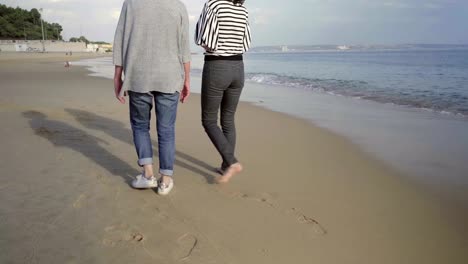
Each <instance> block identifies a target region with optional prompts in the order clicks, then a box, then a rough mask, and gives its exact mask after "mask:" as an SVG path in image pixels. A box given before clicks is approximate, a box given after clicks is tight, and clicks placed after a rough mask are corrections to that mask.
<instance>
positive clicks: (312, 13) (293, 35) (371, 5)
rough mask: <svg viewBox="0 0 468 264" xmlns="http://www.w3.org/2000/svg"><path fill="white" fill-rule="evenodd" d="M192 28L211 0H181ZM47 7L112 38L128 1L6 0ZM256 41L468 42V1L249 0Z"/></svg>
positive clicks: (72, 24) (92, 33)
mask: <svg viewBox="0 0 468 264" xmlns="http://www.w3.org/2000/svg"><path fill="white" fill-rule="evenodd" d="M155 1H156V0H155ZM181 1H182V2H184V3H185V5H186V6H187V10H188V12H189V16H190V23H191V29H192V30H191V32H193V28H194V25H195V24H196V21H197V19H198V16H199V14H200V11H201V9H202V7H203V5H204V3H205V1H206V0H181ZM0 3H1V4H6V5H8V6H13V7H16V6H19V7H21V8H24V9H28V10H29V9H31V8H43V10H44V11H43V16H44V19H45V20H47V21H49V22H57V23H59V24H61V25H62V26H63V28H64V32H63V36H64V38H65V39H69V38H70V37H74V36H80V35H84V36H86V37H87V38H88V39H90V40H94V41H98V40H103V41H108V42H112V40H113V36H114V31H115V26H116V24H117V20H118V17H119V14H120V9H121V6H122V3H123V0H0ZM245 5H246V7H247V8H248V10H249V13H250V24H251V27H252V34H253V45H254V46H266V45H320V44H337V45H338V44H340V45H354V44H408V43H413V44H416V43H431V44H468V26H467V25H468V0H246V3H245Z"/></svg>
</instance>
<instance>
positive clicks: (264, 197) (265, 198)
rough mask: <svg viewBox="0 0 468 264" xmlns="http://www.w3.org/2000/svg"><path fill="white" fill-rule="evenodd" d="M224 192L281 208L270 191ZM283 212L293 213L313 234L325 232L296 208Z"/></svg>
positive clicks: (324, 233) (231, 195)
mask: <svg viewBox="0 0 468 264" xmlns="http://www.w3.org/2000/svg"><path fill="white" fill-rule="evenodd" d="M224 193H225V194H227V195H229V196H230V197H232V198H242V199H247V200H253V201H256V202H260V203H263V204H265V205H267V206H268V207H271V208H273V209H276V210H280V211H283V210H281V206H280V205H278V204H277V203H275V202H274V200H275V197H274V195H273V194H270V193H262V194H259V195H250V194H247V193H243V192H226V191H224ZM284 212H285V213H286V214H288V215H293V216H294V218H295V219H296V222H298V223H299V224H303V225H306V226H308V227H309V228H310V230H312V232H313V233H314V234H315V235H319V236H323V235H326V234H327V230H326V229H325V228H324V227H323V226H322V225H321V224H320V223H319V222H318V221H317V220H315V219H313V218H311V217H308V216H307V215H305V214H303V213H302V212H300V211H299V210H298V209H297V208H294V207H293V208H290V209H288V210H284Z"/></svg>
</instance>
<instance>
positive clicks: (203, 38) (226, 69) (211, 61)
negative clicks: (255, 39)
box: [195, 0, 251, 183]
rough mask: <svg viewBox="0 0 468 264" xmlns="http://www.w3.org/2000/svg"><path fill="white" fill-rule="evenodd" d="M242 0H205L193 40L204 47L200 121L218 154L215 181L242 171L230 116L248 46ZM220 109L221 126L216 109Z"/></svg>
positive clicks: (241, 83) (241, 81)
mask: <svg viewBox="0 0 468 264" xmlns="http://www.w3.org/2000/svg"><path fill="white" fill-rule="evenodd" d="M243 3H244V0H209V1H207V2H206V4H205V7H204V8H203V11H202V13H201V15H200V18H199V20H198V23H197V27H196V32H195V42H196V44H197V45H200V46H202V47H203V48H204V49H205V51H206V52H205V65H204V67H203V77H202V94H201V97H202V100H201V101H202V102H201V103H202V123H203V127H204V128H205V131H206V133H207V134H208V136H209V138H210V139H211V142H213V144H214V146H215V147H216V149H217V150H218V152H219V154H220V155H221V157H222V160H223V162H222V165H221V167H220V168H219V169H218V171H219V172H220V173H221V174H222V175H223V176H222V177H219V178H218V179H217V181H218V183H226V182H228V181H229V180H230V179H231V177H232V176H234V175H235V174H237V173H239V172H241V171H242V165H241V164H240V163H239V161H238V160H237V158H236V157H235V154H234V152H235V147H236V127H235V123H234V116H235V113H236V109H237V105H238V103H239V98H240V95H241V92H242V88H243V87H244V62H243V56H242V54H243V53H244V52H246V51H247V50H248V49H249V48H250V41H251V38H250V27H249V23H248V12H247V9H246V8H245V6H244V5H243ZM220 109H221V127H222V129H221V128H220V127H219V126H218V112H219V110H220Z"/></svg>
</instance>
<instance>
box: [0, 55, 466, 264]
mask: <svg viewBox="0 0 468 264" xmlns="http://www.w3.org/2000/svg"><path fill="white" fill-rule="evenodd" d="M38 65H41V67H40V68H38ZM24 73H27V74H26V75H24ZM87 74H88V70H87V69H85V68H84V67H76V66H73V67H72V68H70V69H68V70H63V67H60V66H59V65H55V64H54V63H52V64H51V63H45V64H43V63H41V64H38V63H37V62H33V63H31V62H29V63H15V64H14V65H10V66H6V65H5V63H3V62H2V61H1V60H0V75H1V77H2V80H3V81H2V83H3V84H5V85H2V88H1V89H2V92H3V94H4V97H3V98H2V99H0V116H1V118H2V120H3V123H4V126H2V127H1V128H0V135H1V136H2V137H3V138H8V139H9V140H8V141H5V142H4V143H3V144H4V148H2V150H0V156H1V157H2V159H1V161H0V165H1V166H0V167H1V168H2V173H1V175H2V177H4V178H3V179H2V182H3V183H2V185H0V189H1V190H2V192H1V193H0V198H1V200H2V201H3V202H2V208H4V209H2V214H1V215H2V222H3V224H2V225H1V226H0V231H1V233H2V234H4V236H3V238H2V239H0V248H2V249H6V251H5V252H8V253H7V254H6V255H3V256H1V257H0V260H2V259H3V260H6V262H8V261H10V262H13V263H15V262H18V263H21V262H24V261H23V260H29V261H36V262H40V263H42V262H47V261H49V262H50V261H51V260H53V259H55V261H57V260H63V261H65V260H67V261H74V262H76V263H83V262H101V263H102V262H109V261H112V260H119V261H120V262H121V263H126V262H127V261H139V262H143V263H150V262H154V261H162V262H164V263H177V262H179V261H181V260H182V259H185V260H189V261H191V262H193V263H209V262H213V263H243V262H244V263H250V262H260V263H263V262H269V263H284V262H285V261H289V262H290V261H293V262H310V261H316V262H320V263H324V264H327V263H330V264H331V263H362V261H363V259H365V260H366V261H367V262H368V263H389V264H390V263H392V264H393V263H419V262H424V263H445V262H446V263H460V264H462V263H464V261H465V260H466V259H467V257H468V253H467V252H468V251H467V250H466V249H468V244H467V241H466V237H467V236H466V235H467V233H466V231H465V229H464V223H465V220H467V219H468V215H466V213H465V211H461V210H459V207H458V206H457V205H455V204H452V203H447V202H446V201H442V200H441V199H439V197H436V196H433V195H431V194H430V193H428V192H427V191H425V190H424V189H423V188H421V187H417V186H415V185H414V184H412V183H410V181H409V180H407V179H405V178H404V177H402V176H401V175H400V174H399V173H398V172H396V171H394V170H393V169H392V168H390V167H388V166H387V165H385V164H383V163H381V162H380V161H377V160H375V159H374V158H372V157H371V156H370V155H368V154H365V153H363V152H362V151H361V150H360V149H359V147H357V146H355V145H354V144H352V143H350V142H349V141H348V140H347V139H345V138H344V137H342V136H339V135H338V136H337V135H335V134H333V133H330V132H328V131H327V130H325V129H322V128H319V127H317V126H314V125H312V124H310V123H309V122H307V121H304V120H302V119H300V118H295V117H291V116H289V115H287V114H283V113H277V112H273V111H270V110H267V109H264V108H261V107H258V106H255V105H254V104H250V103H246V102H242V103H241V104H240V107H239V112H238V117H237V122H238V130H239V147H238V154H239V157H241V160H242V161H243V163H244V165H245V167H246V171H245V172H244V173H242V174H241V175H239V176H238V177H236V178H235V179H234V180H233V182H232V183H231V184H229V185H227V186H216V185H211V184H209V183H210V180H211V179H212V177H213V176H214V175H216V173H215V172H214V171H212V168H213V167H215V166H216V165H218V164H217V163H218V162H219V157H218V156H217V153H216V152H215V150H214V148H212V146H211V144H210V143H209V141H208V139H207V137H206V135H205V134H204V132H203V130H202V127H201V124H200V122H199V117H198V115H199V96H197V95H193V96H192V98H191V100H189V102H188V103H186V104H183V105H180V109H179V115H178V121H177V137H176V138H177V142H176V144H177V149H178V153H177V161H176V170H177V175H176V177H177V178H176V187H175V189H174V191H175V192H174V193H173V194H171V195H170V196H169V197H160V196H157V195H156V194H155V193H154V192H151V191H135V190H132V189H131V188H129V187H128V182H129V180H130V179H131V177H132V176H133V175H134V174H135V173H137V172H138V167H137V166H136V164H135V153H134V150H133V148H132V144H131V133H130V128H129V124H128V117H127V115H128V113H127V112H128V110H127V107H128V106H121V105H118V104H117V103H115V100H114V98H113V95H112V94H113V93H112V82H110V81H109V80H107V79H103V78H99V77H90V76H87ZM22 76H24V77H23V78H20V77H22ZM42 76H45V77H42ZM192 81H193V80H192ZM33 85H34V88H33V87H32V86H33ZM286 128H287V129H286ZM152 129H153V130H154V128H152ZM153 139H154V138H153ZM11 150H14V151H13V153H12V152H11ZM22 160H28V162H27V163H26V164H25V165H23V163H22ZM272 164H275V165H278V166H275V167H273V166H272ZM11 175H35V176H40V177H31V178H27V177H13V178H11V177H10V176H11ZM25 186H27V188H25ZM18 208H21V209H20V210H18ZM246 216H248V217H246ZM29 219H34V221H31V220H29ZM21 227H22V228H21ZM59 233H60V235H57V234H59ZM54 234H55V235H54ZM44 236H47V237H49V239H48V240H47V241H44V242H43V243H38V241H39V240H40V239H41V237H44ZM140 236H141V237H142V240H141V241H143V243H140V242H141V241H138V240H139V238H140ZM278 237H281V238H283V239H278ZM17 238H20V239H17ZM64 247H65V248H66V249H65V250H64V249H63V248H64ZM28 249H31V251H32V252H28V254H26V256H25V254H24V251H28ZM285 250H286V251H287V252H289V253H290V254H288V255H287V256H285V255H284V251H285ZM98 252H99V253H98ZM29 253H30V254H29Z"/></svg>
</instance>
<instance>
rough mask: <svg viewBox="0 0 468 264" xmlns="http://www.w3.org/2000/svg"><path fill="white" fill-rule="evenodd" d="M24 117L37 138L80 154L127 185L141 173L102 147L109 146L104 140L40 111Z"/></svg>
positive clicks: (24, 114) (30, 112)
mask: <svg viewBox="0 0 468 264" xmlns="http://www.w3.org/2000/svg"><path fill="white" fill-rule="evenodd" d="M23 116H24V117H25V118H27V119H28V120H29V125H30V127H31V128H32V129H33V130H34V133H35V134H36V135H37V136H40V137H42V138H45V139H47V140H48V141H50V142H51V143H52V144H53V145H54V146H56V147H65V148H69V149H72V150H74V151H77V152H80V153H81V154H83V156H85V157H87V158H89V159H91V160H93V161H94V162H95V163H96V164H98V165H100V166H101V167H103V168H105V169H106V170H107V171H108V172H109V173H110V174H112V175H117V176H120V177H122V178H123V179H124V181H125V182H126V183H127V184H130V182H131V180H132V179H133V176H134V175H137V174H138V173H139V172H138V171H137V170H135V168H133V167H132V166H130V165H129V164H127V163H126V162H125V161H123V160H121V159H119V158H118V157H117V156H115V155H114V154H112V153H110V152H109V151H108V150H106V149H105V148H104V147H102V145H108V144H109V143H108V142H106V141H105V140H103V139H100V138H98V137H95V136H93V135H90V134H89V133H87V132H86V131H84V130H81V129H79V128H76V127H73V126H71V125H69V124H67V123H65V122H63V121H59V120H53V119H50V118H48V117H47V116H46V115H45V114H43V113H41V112H38V111H26V112H23Z"/></svg>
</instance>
